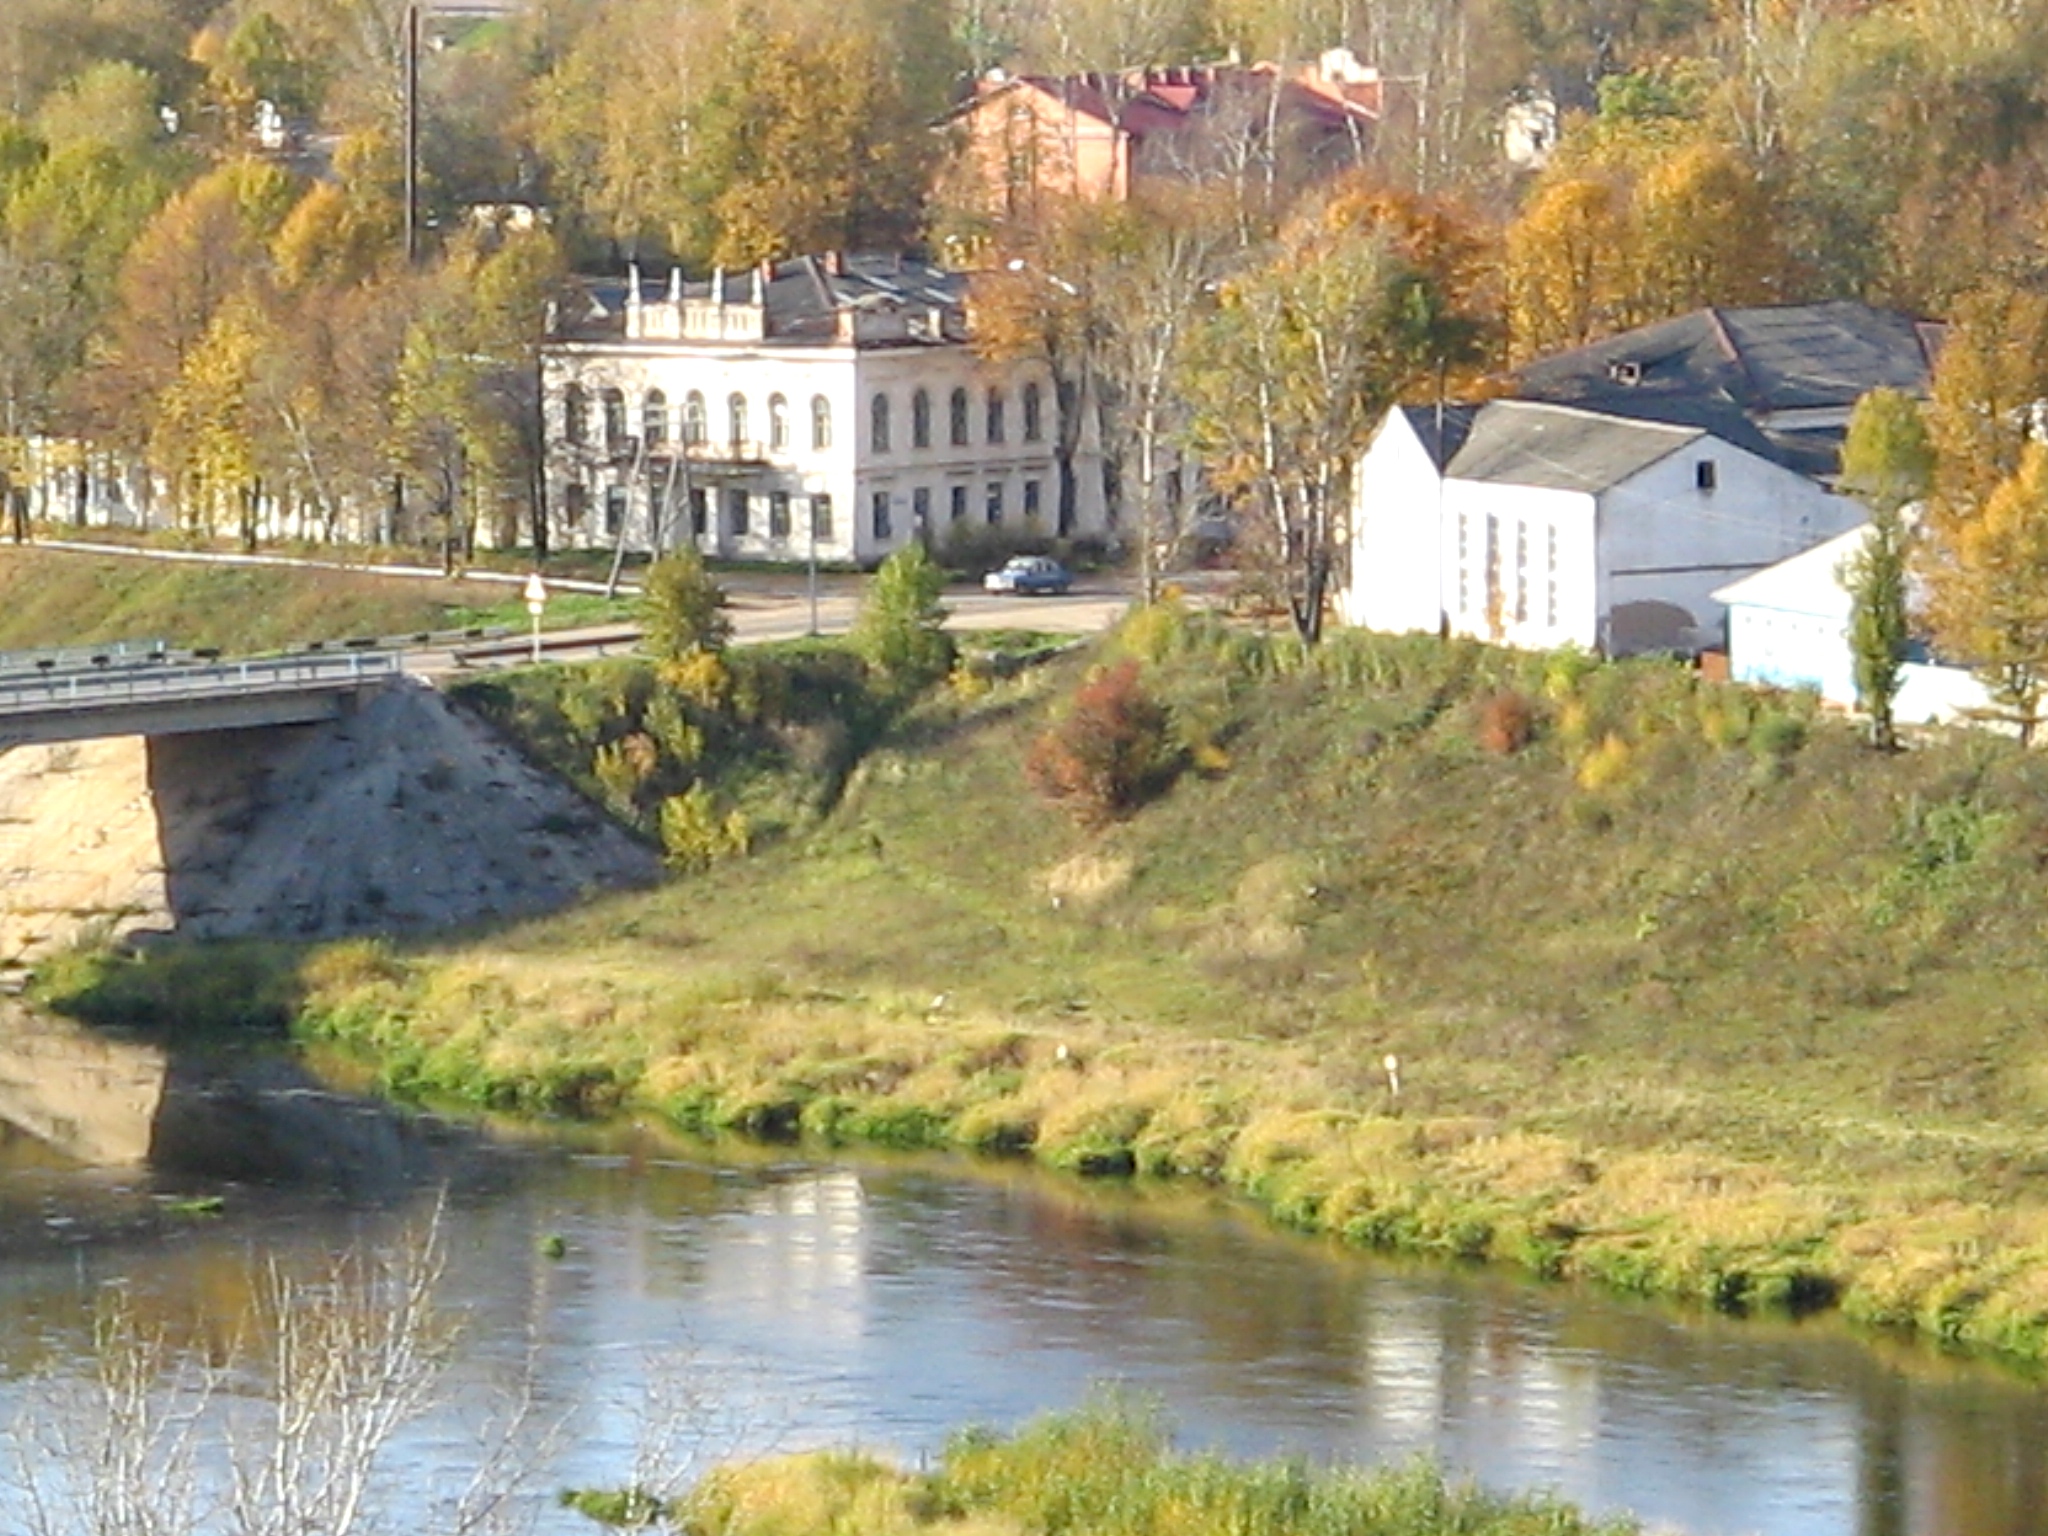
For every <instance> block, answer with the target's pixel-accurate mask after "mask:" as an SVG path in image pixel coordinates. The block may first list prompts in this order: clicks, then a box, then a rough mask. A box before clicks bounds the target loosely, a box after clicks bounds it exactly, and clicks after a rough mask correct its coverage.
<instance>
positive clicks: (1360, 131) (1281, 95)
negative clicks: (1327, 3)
mask: <svg viewBox="0 0 2048 1536" xmlns="http://www.w3.org/2000/svg"><path fill="white" fill-rule="evenodd" d="M1383 92H1384V85H1383V82H1382V81H1381V79H1380V76H1379V73H1378V71H1376V70H1374V69H1371V68H1369V67H1366V66H1363V65H1361V64H1359V62H1358V61H1357V59H1356V58H1354V57H1353V56H1352V55H1351V53H1350V51H1349V50H1348V49H1335V50H1332V51H1331V52H1329V53H1326V54H1325V55H1323V57H1322V58H1321V59H1319V60H1318V61H1317V62H1316V63H1315V64H1314V65H1311V66H1309V67H1308V68H1305V69H1302V70H1298V71H1294V72H1288V71H1285V70H1281V69H1279V68H1277V67H1275V66H1274V65H1271V64H1258V65H1250V66H1245V65H1237V64H1200V65H1187V66H1179V67H1174V68H1149V69H1137V70H1127V71H1124V72H1122V73H1118V74H1081V75H1064V76H1053V75H1011V74H1007V73H1005V72H1003V71H1001V70H995V71H992V72H990V73H989V74H988V75H986V76H984V77H983V78H982V79H980V80H979V81H977V82H976V84H975V88H974V92H973V94H972V95H971V96H970V97H968V99H967V100H966V101H964V102H963V103H961V105H960V106H958V107H957V108H955V109H954V110H953V112H952V113H950V114H949V115H948V117H947V119H946V122H947V124H948V125H949V126H950V127H951V128H953V129H954V130H955V132H956V133H957V134H958V135H959V139H960V143H959V146H958V156H957V159H956V162H955V169H956V171H957V172H958V173H959V176H960V182H959V185H960V186H961V188H962V190H963V191H965V192H967V193H968V194H969V195H972V194H973V193H974V192H975V191H976V190H977V189H979V190H980V191H981V192H982V193H983V194H984V196H985V205H986V211H987V212H988V213H989V214H990V215H991V216H994V217H1018V216H1022V215H1025V214H1027V213H1029V212H1030V210H1031V208H1032V206H1033V205H1034V203H1035V202H1036V200H1037V199H1039V198H1040V197H1041V196H1045V195H1048V194H1049V195H1053V196H1058V197H1062V198H1067V197H1080V198H1111V199H1123V198H1128V197H1130V196H1131V194H1132V192H1133V190H1134V189H1135V188H1136V187H1138V186H1139V185H1141V184H1142V183H1143V182H1145V181H1146V180H1148V179H1164V180H1175V179H1179V180H1196V179H1202V178H1204V177H1207V176H1212V175H1216V174H1218V173H1221V172H1227V171H1228V170H1230V169H1231V168H1232V167H1233V166H1240V165H1241V166H1242V167H1243V168H1245V169H1246V170H1247V171H1248V172H1255V173H1257V174H1263V171H1259V170H1257V168H1259V167H1263V166H1264V165H1265V164H1266V163H1267V161H1268V160H1269V159H1270V160H1277V161H1278V162H1279V163H1280V165H1281V166H1282V167H1283V168H1284V171H1285V173H1286V174H1288V175H1290V176H1305V177H1316V176H1320V175H1324V174H1328V173H1330V172H1332V171H1336V170H1341V169H1343V168H1344V167H1346V166H1350V165H1355V164H1357V163H1358V162H1359V161H1360V160H1361V159H1362V158H1364V156H1365V154H1366V153H1367V151H1368V150H1369V149H1370V147H1371V145H1372V142H1373V137H1374V131H1375V129H1376V127H1377V125H1378V122H1379V118H1380V114H1381V111H1382V108H1383Z"/></svg>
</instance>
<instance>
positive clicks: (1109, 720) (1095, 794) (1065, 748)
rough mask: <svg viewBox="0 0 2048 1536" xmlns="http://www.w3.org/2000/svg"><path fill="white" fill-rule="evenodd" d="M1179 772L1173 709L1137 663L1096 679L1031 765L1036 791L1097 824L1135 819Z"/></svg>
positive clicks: (1035, 748) (1078, 694)
mask: <svg viewBox="0 0 2048 1536" xmlns="http://www.w3.org/2000/svg"><path fill="white" fill-rule="evenodd" d="M1179 766H1180V752H1179V750H1178V749H1177V748H1176V747H1175V745H1174V743H1173V737H1172V731H1171V729H1170V722H1169V720H1168V718H1167V713H1166V709H1165V707H1164V706H1163V705H1161V704H1160V703H1159V702H1158V701H1157V700H1156V699H1154V698H1153V697H1152V696H1151V695H1150V694H1149V693H1147V692H1146V691H1145V681H1144V676H1143V674H1142V672H1141V670H1140V668H1139V666H1138V663H1137V662H1136V661H1121V662H1118V663H1117V664H1115V665H1114V666H1110V667H1105V668H1103V669H1102V670H1101V671H1098V672H1096V673H1094V674H1093V675H1091V676H1090V677H1089V678H1088V680H1087V681H1086V682H1084V683H1083V684H1082V685H1081V686H1080V688H1079V689H1077V690H1076V691H1075V694H1074V697H1073V700H1072V701H1071V702H1070V703H1069V704H1068V706H1067V708H1066V710H1065V711H1064V712H1063V713H1062V714H1061V715H1060V716H1059V718H1058V719H1057V720H1055V721H1054V722H1053V724H1052V725H1051V726H1050V727H1049V728H1048V729H1047V730H1046V731H1045V733H1044V734H1043V735H1041V736H1040V737H1039V738H1038V740H1037V741H1036V742H1034V743H1032V747H1031V752H1030V754H1029V756H1027V757H1026V758H1025V760H1024V772H1025V776H1026V777H1027V778H1029V779H1030V781H1031V786H1032V788H1034V789H1036V790H1037V791H1038V792H1039V793H1040V794H1041V795H1044V796H1045V797H1046V799H1048V800H1052V801H1056V802H1058V803H1060V804H1062V805H1065V806H1066V807H1067V808H1068V809H1069V810H1070V811H1072V812H1073V814H1074V815H1075V816H1076V817H1077V818H1078V819H1079V820H1081V821H1082V822H1083V823H1085V824H1089V825H1100V824H1101V823H1103V822H1106V821H1113V820H1115V819H1116V818H1117V817H1119V816H1126V815H1129V814H1130V813H1131V812H1132V811H1134V810H1136V809H1137V808H1138V807H1139V806H1141V805H1143V804H1144V803H1145V802H1146V801H1147V800H1149V799H1150V798H1151V797H1152V796H1154V795H1156V794H1158V793H1159V792H1160V791H1161V790H1163V789H1164V788H1165V787H1166V786H1167V785H1168V784H1169V783H1171V782H1172V780H1173V775H1174V772H1175V770H1176V769H1177V768H1178V767H1179Z"/></svg>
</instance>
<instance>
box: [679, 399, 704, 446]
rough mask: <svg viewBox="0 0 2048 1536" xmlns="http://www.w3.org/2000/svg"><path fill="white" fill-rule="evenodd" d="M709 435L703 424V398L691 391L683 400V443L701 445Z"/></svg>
mask: <svg viewBox="0 0 2048 1536" xmlns="http://www.w3.org/2000/svg"><path fill="white" fill-rule="evenodd" d="M710 435H711V431H710V429H709V428H708V427H706V426H705V424H704V397H703V396H702V395H700V394H698V393H697V391H696V390H694V389H693V390H691V391H690V393H689V394H688V395H686V396H685V397H684V398H683V441H684V442H686V443H701V442H703V441H704V440H705V439H706V438H708V437H710Z"/></svg>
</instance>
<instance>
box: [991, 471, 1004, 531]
mask: <svg viewBox="0 0 2048 1536" xmlns="http://www.w3.org/2000/svg"><path fill="white" fill-rule="evenodd" d="M988 520H989V521H990V522H991V523H1000V522H1001V521H1002V520H1003V482H1002V481H1000V480H991V481H989V483H988Z"/></svg>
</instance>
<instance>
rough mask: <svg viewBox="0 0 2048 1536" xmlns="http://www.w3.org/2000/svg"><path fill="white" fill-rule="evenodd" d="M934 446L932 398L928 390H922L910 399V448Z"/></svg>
mask: <svg viewBox="0 0 2048 1536" xmlns="http://www.w3.org/2000/svg"><path fill="white" fill-rule="evenodd" d="M931 445H932V396H931V391H930V390H928V389H920V390H919V391H918V392H917V393H916V394H914V395H912V396H911V397H910V446H911V447H913V448H929V447H931Z"/></svg>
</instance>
